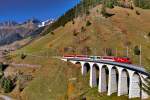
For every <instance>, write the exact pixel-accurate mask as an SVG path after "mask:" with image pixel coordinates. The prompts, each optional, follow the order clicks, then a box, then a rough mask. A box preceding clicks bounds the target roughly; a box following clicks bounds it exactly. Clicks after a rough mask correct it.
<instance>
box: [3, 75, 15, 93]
mask: <svg viewBox="0 0 150 100" xmlns="http://www.w3.org/2000/svg"><path fill="white" fill-rule="evenodd" d="M1 86H2V88H4V92H5V93H9V92H11V91H12V89H13V87H14V84H13V82H12V80H10V79H8V78H3V79H2V80H1Z"/></svg>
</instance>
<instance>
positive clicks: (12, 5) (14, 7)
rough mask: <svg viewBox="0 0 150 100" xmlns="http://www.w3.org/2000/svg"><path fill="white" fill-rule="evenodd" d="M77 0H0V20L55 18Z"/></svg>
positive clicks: (77, 0) (19, 20)
mask: <svg viewBox="0 0 150 100" xmlns="http://www.w3.org/2000/svg"><path fill="white" fill-rule="evenodd" d="M77 2H79V0H0V22H2V21H8V20H13V21H17V22H24V21H25V20H27V19H29V18H37V19H39V20H42V21H44V20H47V19H51V18H52V19H56V18H58V17H59V16H60V15H62V14H63V13H65V12H66V11H67V10H68V9H70V8H72V7H73V6H74V5H75V4H76V3H77Z"/></svg>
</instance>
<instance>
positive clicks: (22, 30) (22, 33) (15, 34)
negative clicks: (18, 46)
mask: <svg viewBox="0 0 150 100" xmlns="http://www.w3.org/2000/svg"><path fill="white" fill-rule="evenodd" d="M39 24H40V21H38V20H36V19H30V20H27V21H26V22H24V23H21V24H19V23H17V22H15V21H6V22H2V23H0V46H1V45H6V44H10V43H12V42H14V41H17V40H21V39H23V38H24V37H26V36H30V35H33V34H34V32H35V31H36V30H37V29H38V28H39V27H38V25H39Z"/></svg>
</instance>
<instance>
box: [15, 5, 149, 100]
mask: <svg viewBox="0 0 150 100" xmlns="http://www.w3.org/2000/svg"><path fill="white" fill-rule="evenodd" d="M137 9H138V11H139V12H140V13H141V15H137V14H136V12H135V11H134V10H131V9H125V8H120V7H115V8H114V9H107V12H109V13H112V14H114V15H113V16H111V17H108V18H104V17H102V16H101V5H99V6H96V7H95V8H93V9H91V10H89V14H88V15H87V16H84V17H78V18H77V19H74V21H70V22H68V23H67V24H66V25H65V26H64V27H59V28H57V29H56V30H54V31H53V34H52V33H51V32H50V33H49V34H47V35H45V36H43V37H41V38H40V39H37V40H35V41H33V43H31V44H29V45H28V46H26V47H24V48H22V49H20V50H18V51H17V52H15V53H16V54H18V53H19V54H21V53H24V54H26V55H27V56H26V57H25V59H21V56H20V55H19V56H17V57H14V58H13V59H12V60H13V62H15V63H27V64H39V65H42V67H41V68H40V69H38V71H37V72H36V75H35V76H36V77H35V79H34V80H33V81H32V82H31V83H30V84H29V85H28V86H27V87H25V89H24V90H23V92H21V97H22V99H23V100H28V99H29V100H35V99H36V100H38V99H39V100H41V98H42V99H43V98H44V100H48V99H49V98H54V99H58V100H60V98H61V99H66V98H69V99H72V98H75V99H78V98H79V99H80V98H82V97H86V98H89V100H91V99H100V100H109V99H110V98H114V100H117V99H118V100H120V99H122V100H128V98H127V97H116V94H114V95H113V96H111V97H107V96H106V94H104V95H103V94H99V93H98V92H97V88H95V89H90V88H89V87H88V84H89V76H88V75H87V77H86V78H85V77H82V76H81V74H80V68H78V66H73V65H70V64H69V65H68V64H67V63H64V62H61V61H59V60H55V59H52V58H53V57H54V56H62V55H64V54H88V55H105V53H106V52H105V50H106V49H107V50H108V52H109V51H112V54H111V55H117V56H127V54H126V47H128V49H129V57H130V58H131V59H132V60H133V63H134V64H139V62H138V61H139V57H138V55H134V48H135V47H136V46H137V45H138V46H139V44H141V45H142V65H144V66H145V67H150V66H149V60H148V59H150V58H149V57H150V55H149V54H147V52H148V51H149V49H150V47H149V41H150V40H149V38H148V33H149V32H150V30H149V29H150V25H149V22H150V19H149V15H150V13H149V10H143V9H139V8H137ZM73 22H74V23H73ZM89 23H90V24H89ZM143 26H145V27H143ZM116 49H117V51H118V52H117V53H116V52H115V51H116ZM49 57H50V59H47V58H49ZM51 57H52V58H51ZM62 65H63V66H62ZM66 72H67V73H68V74H66ZM59 73H60V74H59ZM57 74H59V75H58V76H57ZM66 76H67V77H66ZM55 77H56V78H55ZM57 77H58V79H57ZM70 79H71V82H72V80H73V82H74V79H75V84H74V83H69V81H70ZM76 79H77V80H76ZM58 86H60V88H58ZM78 86H80V87H78ZM39 90H41V91H39ZM38 91H39V92H38ZM68 91H69V92H68ZM56 97H58V98H56Z"/></svg>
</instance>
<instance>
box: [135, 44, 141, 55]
mask: <svg viewBox="0 0 150 100" xmlns="http://www.w3.org/2000/svg"><path fill="white" fill-rule="evenodd" d="M134 54H135V55H140V54H141V51H140V49H139V47H138V46H135V47H134Z"/></svg>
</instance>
